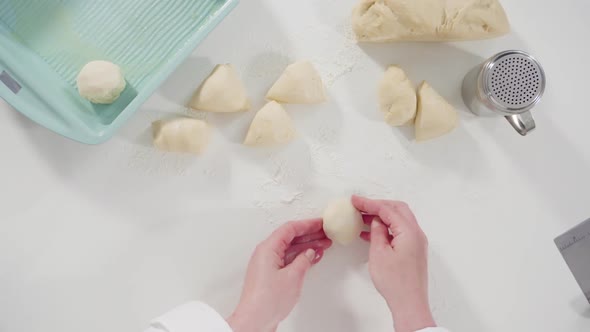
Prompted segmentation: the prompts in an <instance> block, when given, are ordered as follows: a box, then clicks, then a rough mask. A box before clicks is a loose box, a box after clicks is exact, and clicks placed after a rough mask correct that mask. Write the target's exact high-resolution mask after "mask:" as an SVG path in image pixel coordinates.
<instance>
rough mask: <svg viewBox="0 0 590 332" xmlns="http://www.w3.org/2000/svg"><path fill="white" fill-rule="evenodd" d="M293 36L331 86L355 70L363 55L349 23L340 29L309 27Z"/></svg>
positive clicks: (325, 26)
mask: <svg viewBox="0 0 590 332" xmlns="http://www.w3.org/2000/svg"><path fill="white" fill-rule="evenodd" d="M291 39H292V40H293V42H294V44H295V45H297V46H298V48H300V49H303V50H306V52H305V54H303V55H302V56H303V57H304V58H307V59H309V60H310V61H312V62H313V63H314V64H315V65H316V66H317V69H318V71H319V72H320V74H321V75H322V77H323V79H324V81H325V82H324V83H325V84H326V86H328V87H330V86H332V85H333V84H334V83H336V81H338V80H339V79H340V78H342V77H344V76H345V75H346V74H348V73H350V72H352V70H353V69H354V68H355V67H356V65H357V64H358V62H359V61H360V60H361V58H362V57H363V51H362V50H361V49H360V48H359V46H358V45H357V43H356V41H355V39H354V36H353V35H352V28H351V26H350V24H344V25H343V26H342V27H337V28H334V27H332V26H329V25H313V26H307V27H305V28H303V29H302V30H301V31H300V32H298V33H296V34H294V35H293V36H292V38H291Z"/></svg>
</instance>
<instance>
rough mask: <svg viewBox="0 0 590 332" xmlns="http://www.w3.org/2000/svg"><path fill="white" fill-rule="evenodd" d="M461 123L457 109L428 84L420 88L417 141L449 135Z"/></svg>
mask: <svg viewBox="0 0 590 332" xmlns="http://www.w3.org/2000/svg"><path fill="white" fill-rule="evenodd" d="M458 121H459V116H458V114H457V111H456V110H455V108H454V107H453V106H452V105H451V104H449V103H448V102H447V101H446V100H445V99H444V98H443V97H442V96H441V95H439V94H438V92H436V91H435V90H434V89H433V88H432V87H431V86H430V85H429V84H428V83H426V82H422V84H420V86H419V87H418V113H417V115H416V122H415V124H414V125H415V127H416V140H417V141H426V140H429V139H433V138H437V137H439V136H442V135H444V134H447V133H449V132H450V131H452V130H453V129H455V127H457V123H458Z"/></svg>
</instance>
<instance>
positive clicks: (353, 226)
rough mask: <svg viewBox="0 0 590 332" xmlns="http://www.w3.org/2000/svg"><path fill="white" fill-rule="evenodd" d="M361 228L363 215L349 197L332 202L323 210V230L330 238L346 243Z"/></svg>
mask: <svg viewBox="0 0 590 332" xmlns="http://www.w3.org/2000/svg"><path fill="white" fill-rule="evenodd" d="M362 230H363V216H362V215H361V213H360V212H359V211H358V210H357V209H356V208H355V207H354V206H353V205H352V203H351V202H350V198H344V199H339V200H337V201H334V202H332V203H331V204H330V205H328V207H327V208H326V210H325V211H324V232H325V233H326V236H327V237H328V238H330V239H331V240H333V241H335V242H338V243H339V244H342V245H348V244H350V243H351V242H352V241H354V239H356V238H357V237H358V236H359V235H360V234H361V231H362Z"/></svg>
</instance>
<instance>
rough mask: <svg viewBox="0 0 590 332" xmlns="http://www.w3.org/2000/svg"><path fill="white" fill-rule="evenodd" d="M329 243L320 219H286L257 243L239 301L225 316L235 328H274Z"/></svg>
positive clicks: (242, 331) (238, 331)
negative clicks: (262, 240)
mask: <svg viewBox="0 0 590 332" xmlns="http://www.w3.org/2000/svg"><path fill="white" fill-rule="evenodd" d="M331 245H332V241H330V240H329V239H328V238H327V237H326V234H325V233H324V231H323V230H322V220H321V219H312V220H305V221H291V222H288V223H286V224H285V225H283V226H281V227H280V228H279V229H277V230H276V231H275V232H274V233H273V234H272V235H271V236H270V237H269V238H268V239H266V240H265V241H264V242H262V243H260V244H259V245H258V246H257V247H256V250H255V251H254V254H253V255H252V258H251V259H250V263H249V265H248V271H247V273H246V280H245V282H244V290H243V291H242V296H241V298H240V303H239V304H238V306H237V308H236V310H235V311H234V313H233V314H232V315H231V316H230V317H229V318H228V319H227V322H228V323H229V325H230V326H231V328H232V329H233V330H234V332H269V331H274V330H276V328H277V327H278V325H279V323H280V322H281V321H283V320H284V319H285V318H287V316H288V315H289V313H290V312H291V310H293V308H294V307H295V304H297V301H298V300H299V296H300V294H301V288H302V287H303V280H304V278H305V275H306V273H307V271H308V270H309V269H310V268H311V266H312V265H313V264H316V263H317V262H319V261H320V260H321V259H322V256H323V254H324V251H325V250H326V249H328V248H329V247H330V246H331Z"/></svg>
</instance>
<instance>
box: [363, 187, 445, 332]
mask: <svg viewBox="0 0 590 332" xmlns="http://www.w3.org/2000/svg"><path fill="white" fill-rule="evenodd" d="M352 204H353V205H354V206H355V207H356V208H357V209H358V210H359V211H361V212H363V213H364V214H365V216H364V217H363V218H364V219H365V220H366V221H367V223H370V224H371V231H370V232H363V233H362V234H361V238H363V239H364V240H366V241H370V243H371V249H370V252H369V272H370V274H371V278H372V279H373V283H374V284H375V287H376V288H377V290H378V291H379V293H380V294H381V295H382V296H383V297H384V298H385V301H386V302H387V305H388V306H389V309H390V310H391V313H392V315H393V320H394V323H395V331H396V332H413V331H418V330H420V329H423V328H426V327H434V326H436V323H435V322H434V319H433V318H432V313H431V312H430V306H429V303H428V240H427V239H426V235H425V234H424V232H423V231H422V229H421V228H420V226H419V225H418V222H417V221H416V217H415V216H414V214H413V213H412V211H411V210H410V208H409V207H408V205H407V204H406V203H403V202H396V201H384V200H371V199H367V198H363V197H358V196H353V197H352Z"/></svg>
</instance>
